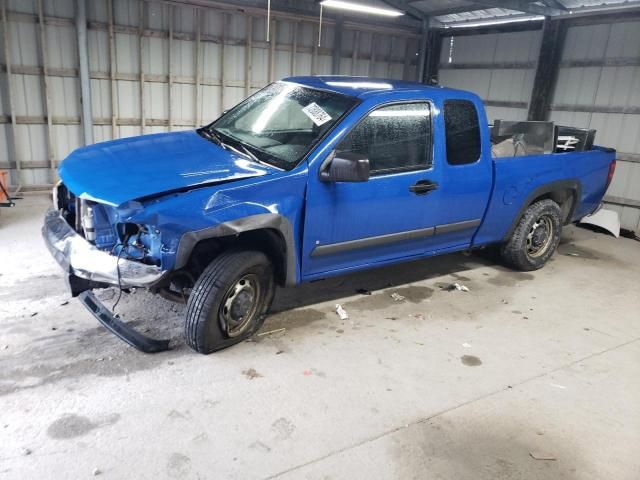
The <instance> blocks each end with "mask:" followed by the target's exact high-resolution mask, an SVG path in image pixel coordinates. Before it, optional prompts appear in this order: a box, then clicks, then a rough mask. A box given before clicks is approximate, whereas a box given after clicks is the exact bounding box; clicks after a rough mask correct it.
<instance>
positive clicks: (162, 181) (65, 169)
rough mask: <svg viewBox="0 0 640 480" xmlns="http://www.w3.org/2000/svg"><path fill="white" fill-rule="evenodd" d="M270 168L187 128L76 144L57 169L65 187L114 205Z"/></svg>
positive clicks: (87, 197) (85, 197)
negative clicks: (81, 145) (85, 145)
mask: <svg viewBox="0 0 640 480" xmlns="http://www.w3.org/2000/svg"><path fill="white" fill-rule="evenodd" d="M274 171H277V170H276V169H275V168H271V167H268V166H263V165H261V164H257V163H255V162H252V161H250V160H247V159H246V158H244V157H243V156H241V155H237V154H235V153H233V152H230V151H227V150H225V149H223V148H221V147H219V146H218V145H216V144H214V143H212V142H210V141H208V140H206V139H204V138H202V137H201V136H200V135H198V133H197V132H196V131H195V130H189V131H184V132H173V133H159V134H155V135H144V136H141V137H132V138H123V139H120V140H113V141H110V142H104V143H98V144H95V145H90V146H88V147H84V148H79V149H78V150H75V151H74V152H73V153H71V155H69V156H68V157H67V158H66V159H65V160H64V162H63V163H62V165H61V166H60V170H59V173H60V178H61V179H62V181H63V183H64V184H65V185H66V187H67V188H68V189H69V190H70V191H71V192H73V193H74V194H76V195H78V196H79V197H81V198H84V199H87V200H94V201H97V202H101V203H107V204H110V205H113V206H118V205H122V204H123V203H125V202H127V201H130V200H136V199H139V198H143V197H148V196H152V195H158V194H162V193H165V192H171V191H175V190H182V189H188V188H191V187H197V186H203V185H207V184H210V183H220V182H226V181H230V180H240V179H242V178H249V177H256V176H260V175H266V174H269V173H272V172H274Z"/></svg>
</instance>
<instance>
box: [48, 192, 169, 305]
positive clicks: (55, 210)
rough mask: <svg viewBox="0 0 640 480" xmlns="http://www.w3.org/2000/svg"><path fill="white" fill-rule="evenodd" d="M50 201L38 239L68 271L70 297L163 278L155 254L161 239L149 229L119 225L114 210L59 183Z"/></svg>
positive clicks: (142, 284) (149, 283) (145, 283)
mask: <svg viewBox="0 0 640 480" xmlns="http://www.w3.org/2000/svg"><path fill="white" fill-rule="evenodd" d="M54 202H55V203H54V207H52V208H50V209H49V210H48V211H47V213H46V215H45V221H44V226H43V228H42V235H43V237H44V239H45V243H46V245H47V248H48V249H49V251H50V252H51V254H52V255H53V257H54V258H55V259H56V261H57V262H58V264H60V266H61V267H62V268H63V269H64V270H65V271H67V272H68V274H69V279H70V284H71V285H70V286H71V293H72V295H73V296H74V297H75V296H77V295H79V294H80V293H82V292H83V291H85V290H89V289H91V288H96V287H107V286H112V285H113V286H118V287H120V288H123V289H127V288H132V287H145V288H149V287H152V286H153V285H155V284H157V283H158V282H159V281H160V280H161V279H162V277H163V272H162V270H161V268H160V262H159V260H158V259H157V257H155V256H154V255H153V253H154V252H153V251H154V250H159V248H160V247H159V244H158V243H159V240H158V239H157V238H156V237H157V234H156V233H155V232H153V231H152V232H150V231H149V227H146V226H142V225H134V224H131V223H119V222H117V216H118V213H117V211H116V210H115V208H113V207H109V206H107V205H102V204H98V203H95V202H90V201H87V200H81V199H78V198H77V197H75V196H74V195H73V194H71V193H70V192H68V191H67V190H66V188H64V185H62V184H59V185H58V186H56V193H55V194H54ZM73 277H76V278H73Z"/></svg>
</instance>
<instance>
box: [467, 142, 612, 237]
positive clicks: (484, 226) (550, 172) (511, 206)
mask: <svg viewBox="0 0 640 480" xmlns="http://www.w3.org/2000/svg"><path fill="white" fill-rule="evenodd" d="M614 159H615V150H613V149H609V148H605V147H599V146H594V147H593V148H592V149H591V150H589V151H585V152H568V153H550V154H544V155H527V156H520V157H506V158H494V159H493V162H492V164H493V177H494V185H493V191H492V192H491V196H490V200H489V204H488V206H487V209H486V212H485V215H484V219H483V221H482V223H481V226H480V228H479V229H478V231H477V232H476V234H475V236H474V239H473V246H480V245H483V244H487V243H493V242H496V241H500V240H502V239H503V238H504V237H506V236H507V235H508V234H509V233H510V230H511V228H512V227H513V226H514V225H513V224H512V223H510V222H505V219H518V218H520V213H521V211H522V210H523V209H524V208H526V206H528V205H529V204H530V203H531V202H530V201H531V200H533V199H535V198H538V197H539V196H543V195H544V194H545V192H544V191H543V190H540V188H539V186H540V185H543V186H544V188H545V189H546V188H548V186H549V185H556V186H558V187H566V188H567V189H572V188H573V189H575V191H576V192H577V197H578V198H577V201H575V200H576V199H574V201H573V202H572V203H573V205H572V206H571V208H569V210H568V212H567V218H566V221H565V223H571V222H574V221H577V220H579V219H580V218H582V217H584V216H585V215H588V214H589V213H591V212H593V211H594V210H595V209H596V208H598V206H599V205H600V202H601V201H602V198H603V196H604V193H605V190H606V187H607V175H608V172H609V165H610V164H611V162H612V161H613V160H614Z"/></svg>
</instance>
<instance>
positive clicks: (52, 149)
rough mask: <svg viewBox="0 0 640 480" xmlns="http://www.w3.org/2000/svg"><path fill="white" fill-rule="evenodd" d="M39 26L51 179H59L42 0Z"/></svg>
mask: <svg viewBox="0 0 640 480" xmlns="http://www.w3.org/2000/svg"><path fill="white" fill-rule="evenodd" d="M38 26H39V27H40V28H39V32H40V35H39V36H40V54H41V55H42V88H43V94H44V105H45V110H46V113H45V114H46V116H47V155H48V157H49V165H50V167H51V181H52V183H56V182H57V181H58V171H57V169H56V158H55V141H54V138H55V137H54V135H53V113H52V112H51V85H49V67H48V62H47V39H46V30H45V26H44V13H43V10H42V0H38Z"/></svg>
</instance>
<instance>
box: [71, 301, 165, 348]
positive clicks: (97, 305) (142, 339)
mask: <svg viewBox="0 0 640 480" xmlns="http://www.w3.org/2000/svg"><path fill="white" fill-rule="evenodd" d="M78 298H79V299H80V301H81V302H82V304H83V305H84V306H85V307H86V308H87V310H89V311H90V312H91V313H92V314H93V316H94V317H96V318H97V319H98V321H99V322H100V323H101V324H102V325H104V326H105V327H106V328H107V330H109V331H110V332H111V333H113V334H115V335H116V336H118V337H120V338H121V339H122V340H124V341H125V342H127V343H128V344H129V345H131V346H132V347H134V348H137V349H138V350H140V351H141V352H144V353H158V352H165V351H167V350H169V340H156V339H155V338H151V337H147V336H146V335H143V334H142V333H140V332H138V331H137V330H135V329H134V328H133V327H131V326H129V325H127V324H126V323H124V322H123V321H121V320H119V319H118V318H116V317H114V316H113V314H112V313H111V312H110V311H109V309H108V308H107V307H105V306H104V305H103V304H102V303H101V302H100V300H98V299H97V298H96V296H95V295H94V294H93V292H92V291H91V290H87V291H84V292H82V293H81V294H80V295H78Z"/></svg>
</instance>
